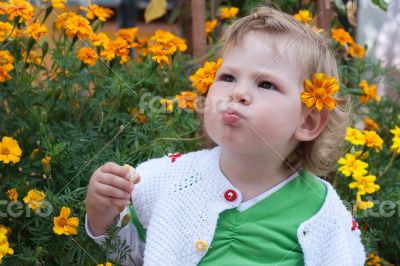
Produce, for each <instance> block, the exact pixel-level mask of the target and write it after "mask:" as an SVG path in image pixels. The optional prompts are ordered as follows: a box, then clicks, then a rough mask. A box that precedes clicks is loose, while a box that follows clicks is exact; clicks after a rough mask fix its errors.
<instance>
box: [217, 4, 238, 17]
mask: <svg viewBox="0 0 400 266" xmlns="http://www.w3.org/2000/svg"><path fill="white" fill-rule="evenodd" d="M238 12H239V8H237V7H221V8H220V9H219V15H220V17H221V19H231V18H234V17H236V15H237V13H238Z"/></svg>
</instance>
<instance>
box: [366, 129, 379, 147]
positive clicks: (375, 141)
mask: <svg viewBox="0 0 400 266" xmlns="http://www.w3.org/2000/svg"><path fill="white" fill-rule="evenodd" d="M364 136H365V143H366V144H367V146H368V147H370V148H374V149H375V151H376V152H379V151H380V150H381V149H382V145H383V139H382V138H381V137H380V136H379V135H378V134H377V133H376V131H369V130H364Z"/></svg>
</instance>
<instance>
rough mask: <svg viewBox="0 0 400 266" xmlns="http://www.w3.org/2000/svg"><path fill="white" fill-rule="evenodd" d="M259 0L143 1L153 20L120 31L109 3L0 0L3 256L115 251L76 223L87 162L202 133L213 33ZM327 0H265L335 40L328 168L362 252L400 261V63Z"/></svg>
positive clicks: (201, 143) (71, 260)
mask: <svg viewBox="0 0 400 266" xmlns="http://www.w3.org/2000/svg"><path fill="white" fill-rule="evenodd" d="M258 2H261V1H255V0H253V1H233V0H232V1H201V0H198V1H179V2H178V4H177V5H175V6H174V7H173V8H172V9H171V8H168V5H167V2H166V1H151V4H150V5H149V6H147V9H146V11H145V13H144V14H145V15H144V17H143V18H144V19H145V20H148V21H151V22H150V24H143V23H142V25H143V27H140V26H137V27H129V28H124V29H120V30H118V29H116V28H115V23H114V26H109V24H108V23H110V21H111V20H113V19H114V20H115V13H116V11H115V9H114V8H107V7H101V6H98V5H96V4H94V3H90V2H88V3H86V2H85V4H84V5H82V6H81V7H79V5H77V3H76V2H74V3H67V1H66V0H53V1H45V0H37V1H32V3H31V2H27V1H23V0H10V1H1V2H0V117H1V119H0V138H1V142H0V187H1V190H0V191H1V192H0V203H1V204H0V211H1V213H0V217H1V218H0V219H1V220H0V264H1V263H2V264H3V265H70V264H73V265H98V264H101V263H103V264H106V263H107V262H108V263H112V264H113V265H118V264H119V263H121V261H123V259H124V256H126V255H127V252H126V251H127V247H126V245H124V243H120V242H118V241H116V242H115V241H114V242H112V241H109V242H108V243H107V245H106V246H105V247H104V248H101V247H99V246H98V245H96V244H95V243H94V242H93V241H92V240H91V239H90V238H89V237H88V236H87V235H86V233H85V228H84V215H85V197H86V189H87V184H88V181H89V178H90V176H91V174H92V173H93V171H94V170H95V169H96V168H98V167H99V166H100V165H102V164H104V163H105V162H107V161H113V162H116V163H118V164H121V165H123V164H125V163H128V164H131V165H136V164H138V163H139V162H142V161H145V160H147V159H149V158H153V157H158V156H162V155H165V154H168V153H174V152H180V153H185V152H188V151H192V150H196V149H199V148H202V147H207V146H208V145H209V143H208V142H207V141H206V138H205V136H204V132H203V131H202V129H201V121H200V119H199V116H198V114H197V113H196V109H198V108H199V105H200V103H201V102H200V101H198V100H199V99H201V98H202V97H203V95H204V94H206V92H207V89H208V87H209V85H210V84H211V82H212V80H213V77H214V75H215V72H216V70H217V68H218V58H217V56H216V53H215V51H216V46H215V44H216V43H217V41H218V40H219V38H220V35H221V32H223V30H224V29H225V28H226V27H227V26H228V25H229V24H230V23H232V21H233V20H234V19H235V18H236V17H240V16H241V15H243V14H246V12H248V11H249V10H251V9H252V8H253V7H254V6H255V5H256V4H257V3H258ZM323 2H329V1H311V0H308V1H306V0H305V1H291V0H288V1H283V0H281V1H273V3H274V4H275V5H276V6H277V7H278V8H280V9H282V10H284V11H285V12H287V13H289V14H292V15H293V16H295V18H296V19H298V20H300V21H302V22H303V23H306V24H308V25H309V26H310V27H313V28H314V30H315V31H318V32H319V33H320V34H325V35H327V36H329V38H330V40H331V45H332V48H333V49H334V50H335V51H336V56H337V60H338V62H339V67H340V77H341V79H340V93H341V94H345V95H350V96H351V101H352V109H353V111H354V113H355V114H356V115H355V116H354V117H353V120H352V123H353V126H352V127H351V128H348V130H347V133H346V136H345V139H346V142H345V145H344V146H343V147H341V148H342V151H343V157H342V158H340V160H339V161H338V170H337V171H336V172H334V173H331V174H330V175H329V176H327V177H325V178H326V179H327V180H329V181H330V182H332V183H333V184H334V186H335V188H336V189H337V190H338V192H339V194H340V196H341V197H342V199H343V200H344V202H345V203H346V205H347V206H348V208H349V211H351V212H352V214H353V216H354V218H355V222H354V225H353V226H355V227H356V226H358V227H360V229H361V231H362V240H363V243H364V244H365V247H366V248H367V251H368V255H369V256H368V258H367V261H366V264H367V265H400V218H399V217H400V160H399V158H398V154H399V153H400V128H399V127H400V115H399V109H400V102H399V97H398V94H399V92H400V82H399V80H398V77H399V69H396V68H395V67H387V66H384V64H383V62H381V61H380V60H376V59H372V58H371V57H369V56H367V52H368V48H367V47H366V46H364V44H362V43H356V41H355V39H354V36H355V32H356V30H357V23H356V19H355V16H356V14H357V12H356V10H357V5H351V4H349V3H353V2H351V1H347V2H346V1H332V3H330V2H329V6H324V5H323V4H322V3H323ZM157 3H158V5H157ZM160 3H161V6H160ZM354 3H355V2H354ZM370 4H371V5H378V6H379V7H380V8H382V9H383V10H385V9H387V8H388V6H387V5H386V4H385V2H384V1H371V2H370ZM199 7H200V8H199ZM71 10H73V11H71ZM193 10H196V12H194V11H193ZM192 11H193V12H192ZM139 20H140V19H139ZM188 21H189V23H188ZM154 25H156V26H154ZM158 25H161V26H160V27H161V28H163V29H164V30H162V29H160V30H158V29H157V28H158ZM166 28H168V29H169V31H166V30H165V29H166ZM382 88H385V90H382ZM380 90H382V91H388V90H389V91H391V92H392V94H391V95H390V97H388V96H387V95H385V94H382V93H378V91H380ZM116 230H117V229H116V228H110V231H109V234H110V239H116V236H115V234H116ZM113 251H118V252H119V255H120V256H119V257H118V258H117V259H116V260H114V261H112V260H111V258H110V257H109V254H110V252H113ZM108 265H109V264H108Z"/></svg>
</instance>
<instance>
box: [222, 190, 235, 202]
mask: <svg viewBox="0 0 400 266" xmlns="http://www.w3.org/2000/svg"><path fill="white" fill-rule="evenodd" d="M224 197H225V199H226V200H227V201H235V199H236V198H237V194H236V191H234V190H233V189H228V190H227V191H225V194H224Z"/></svg>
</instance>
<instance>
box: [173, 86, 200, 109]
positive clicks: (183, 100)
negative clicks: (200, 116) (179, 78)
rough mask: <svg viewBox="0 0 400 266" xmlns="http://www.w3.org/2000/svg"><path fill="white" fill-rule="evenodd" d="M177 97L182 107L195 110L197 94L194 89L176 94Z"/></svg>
mask: <svg viewBox="0 0 400 266" xmlns="http://www.w3.org/2000/svg"><path fill="white" fill-rule="evenodd" d="M175 98H176V99H177V100H178V106H179V107H180V108H182V109H190V110H195V109H196V107H197V105H196V99H197V94H196V93H194V92H192V91H183V92H181V94H180V95H176V96H175Z"/></svg>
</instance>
